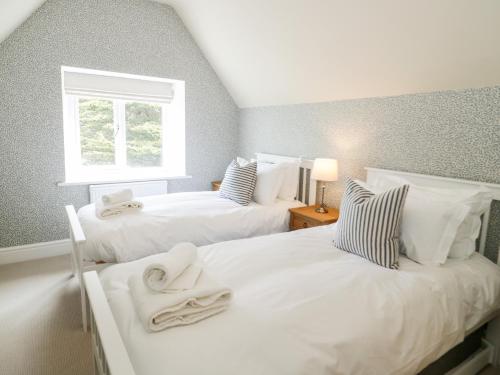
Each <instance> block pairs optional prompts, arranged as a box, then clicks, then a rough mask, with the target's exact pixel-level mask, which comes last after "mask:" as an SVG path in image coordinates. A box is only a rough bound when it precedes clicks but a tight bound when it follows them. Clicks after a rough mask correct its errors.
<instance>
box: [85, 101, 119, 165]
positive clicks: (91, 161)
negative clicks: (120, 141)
mask: <svg viewBox="0 0 500 375" xmlns="http://www.w3.org/2000/svg"><path fill="white" fill-rule="evenodd" d="M78 104H79V106H78V107H79V114H80V145H81V150H82V165H113V164H115V146H114V126H113V102H112V101H111V100H104V99H82V98H80V99H79V100H78Z"/></svg>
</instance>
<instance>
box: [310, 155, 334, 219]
mask: <svg viewBox="0 0 500 375" xmlns="http://www.w3.org/2000/svg"><path fill="white" fill-rule="evenodd" d="M311 178H312V179H313V180H317V181H321V182H322V183H323V185H322V186H321V189H322V192H321V205H320V206H319V207H318V208H317V209H316V210H315V211H316V212H319V213H320V214H326V213H327V212H328V210H327V209H326V206H325V189H326V186H325V184H324V183H325V182H330V181H337V180H338V165H337V160H335V159H321V158H318V159H315V160H314V165H313V169H312V172H311Z"/></svg>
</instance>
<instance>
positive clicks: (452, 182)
mask: <svg viewBox="0 0 500 375" xmlns="http://www.w3.org/2000/svg"><path fill="white" fill-rule="evenodd" d="M365 169H366V172H367V174H366V182H368V183H371V182H373V181H374V180H375V179H376V178H377V177H379V176H399V177H402V178H405V179H406V180H408V181H410V182H413V183H414V184H418V185H422V186H429V187H436V188H447V189H464V188H474V187H479V186H480V187H483V188H485V189H488V190H489V191H490V192H491V194H492V196H493V200H496V201H500V185H498V184H491V183H487V182H479V181H469V180H462V179H458V178H449V177H440V176H431V175H425V174H418V173H409V172H399V171H391V170H387V169H378V168H365ZM490 210H491V207H488V209H487V210H486V211H485V212H484V213H483V220H482V224H481V234H480V237H479V249H478V251H479V252H480V253H481V254H484V249H485V246H486V237H487V234H488V223H489V219H490ZM497 264H499V265H500V254H498V259H497Z"/></svg>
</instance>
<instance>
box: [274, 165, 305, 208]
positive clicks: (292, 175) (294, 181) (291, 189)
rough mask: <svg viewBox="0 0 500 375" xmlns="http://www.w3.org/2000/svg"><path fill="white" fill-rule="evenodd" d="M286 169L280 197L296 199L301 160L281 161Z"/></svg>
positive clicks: (289, 199)
mask: <svg viewBox="0 0 500 375" xmlns="http://www.w3.org/2000/svg"><path fill="white" fill-rule="evenodd" d="M279 165H281V166H282V167H283V168H284V169H285V177H284V178H283V183H282V184H281V189H280V191H279V193H278V198H279V199H284V200H287V201H293V200H295V198H296V196H297V186H298V185H299V168H300V160H299V159H297V160H296V161H287V162H284V163H279Z"/></svg>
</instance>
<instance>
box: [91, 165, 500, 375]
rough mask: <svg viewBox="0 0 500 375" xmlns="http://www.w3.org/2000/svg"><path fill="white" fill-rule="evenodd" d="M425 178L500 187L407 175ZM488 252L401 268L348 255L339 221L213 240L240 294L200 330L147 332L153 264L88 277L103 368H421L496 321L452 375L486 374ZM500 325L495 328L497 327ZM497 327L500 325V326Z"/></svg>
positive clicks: (209, 267) (489, 357)
mask: <svg viewBox="0 0 500 375" xmlns="http://www.w3.org/2000/svg"><path fill="white" fill-rule="evenodd" d="M385 173H387V174H394V175H402V174H404V175H405V177H407V178H408V179H410V180H411V181H418V182H419V183H420V184H422V185H427V186H433V187H437V186H442V187H456V188H460V187H464V186H465V185H469V184H475V185H481V186H483V187H485V188H489V189H490V190H491V192H492V193H493V197H494V200H497V201H498V200H500V186H498V185H491V184H484V183H476V182H471V181H464V180H457V179H447V178H442V177H436V176H424V175H411V174H405V173H402V172H396V171H384V170H375V169H369V170H368V181H370V179H371V178H374V176H376V175H380V174H385ZM488 216H489V210H488V211H485V212H484V214H483V225H482V229H481V235H480V241H479V252H478V253H476V254H474V255H473V256H472V257H471V258H470V259H468V260H449V261H447V262H446V264H445V265H443V266H441V267H438V266H424V265H420V264H418V263H415V262H413V261H411V260H409V259H407V258H405V257H404V256H403V257H402V258H400V270H398V271H394V270H389V269H386V268H383V267H380V266H377V265H375V264H373V263H371V262H369V261H367V260H365V259H364V258H361V257H358V256H356V255H353V254H350V253H347V252H344V251H341V250H338V249H336V248H335V247H334V245H333V243H332V239H333V236H334V227H335V225H332V226H327V227H320V228H312V229H306V230H300V231H296V232H289V233H281V234H275V235H270V236H262V237H256V238H251V239H244V240H235V241H228V242H223V243H218V244H212V245H209V246H204V247H201V248H200V249H199V256H200V257H201V258H202V259H203V262H204V264H205V271H206V272H208V273H209V274H210V276H211V277H212V278H214V279H216V280H218V281H219V282H221V283H223V284H225V285H226V286H228V287H230V288H232V289H233V295H234V299H233V301H232V303H231V306H230V308H229V309H228V310H227V311H225V312H223V313H221V314H220V315H217V316H213V317H211V318H209V319H206V320H204V321H202V322H199V323H197V324H194V325H192V326H185V327H177V328H172V329H168V330H165V331H162V332H158V333H146V331H145V330H144V328H143V326H142V325H141V322H140V321H139V319H138V316H137V314H136V312H135V308H134V306H133V304H132V302H131V297H130V294H129V291H128V286H127V282H126V280H127V278H128V276H129V275H130V274H131V273H134V272H140V270H141V269H143V267H144V265H145V264H146V262H148V259H143V260H139V261H135V262H130V263H127V264H119V265H114V266H111V267H109V268H108V269H106V270H104V271H102V272H101V274H100V277H99V276H98V275H97V273H95V272H89V273H86V274H85V275H84V277H85V284H86V288H87V290H88V296H89V300H90V306H91V311H92V314H91V329H92V338H93V339H92V342H93V347H94V353H95V364H96V371H97V373H98V374H111V375H117V374H120V375H134V374H135V375H138V374H141V375H148V374H157V373H173V374H197V373H204V374H235V373H237V374H256V373H257V374H312V373H313V374H322V373H335V374H398V375H399V374H414V373H416V372H418V371H420V370H422V369H424V368H425V367H426V366H427V365H429V364H431V363H433V362H434V361H435V360H436V359H438V358H440V357H441V356H442V355H443V354H445V353H447V352H448V351H449V350H450V349H452V348H453V347H455V346H456V345H457V344H459V343H461V342H462V340H463V339H464V337H465V336H466V335H469V334H471V333H472V332H475V331H476V330H477V329H478V328H479V327H481V326H483V325H484V324H486V323H489V324H488V331H487V336H488V338H489V341H484V343H485V346H484V348H483V349H480V350H479V352H476V353H475V354H474V356H472V357H471V358H470V359H468V360H467V361H465V362H464V363H462V364H461V365H460V366H458V367H456V368H455V369H454V370H452V371H451V372H450V373H449V374H454V375H469V374H475V373H476V372H477V371H478V370H479V369H480V368H482V367H483V366H484V365H485V364H487V363H494V362H495V361H496V359H495V355H496V351H497V350H498V346H499V345H500V339H499V335H498V331H497V332H496V334H495V329H498V327H499V324H498V322H499V319H498V318H497V317H498V314H499V312H500V270H499V268H498V266H497V265H495V264H494V263H492V262H491V261H489V260H487V259H486V258H485V257H484V256H483V255H482V254H483V253H484V248H485V239H486V234H487V228H488ZM492 322H493V324H492ZM495 327H496V328H495Z"/></svg>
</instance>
